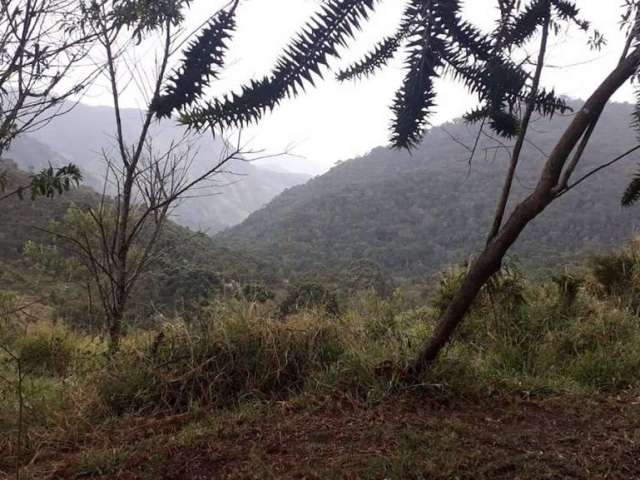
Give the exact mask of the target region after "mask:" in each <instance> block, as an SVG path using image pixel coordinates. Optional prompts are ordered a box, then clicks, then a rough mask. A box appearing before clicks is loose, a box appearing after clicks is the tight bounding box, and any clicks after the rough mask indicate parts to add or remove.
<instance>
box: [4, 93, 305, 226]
mask: <svg viewBox="0 0 640 480" xmlns="http://www.w3.org/2000/svg"><path fill="white" fill-rule="evenodd" d="M142 115H143V113H142V112H141V111H140V110H136V109H124V110H123V115H122V121H123V125H124V128H125V131H126V136H127V138H128V139H130V141H131V142H133V141H134V139H135V138H136V136H137V135H138V134H139V132H138V130H139V128H140V124H141V122H140V119H141V118H142ZM113 118H114V117H113V109H112V108H110V107H91V106H87V105H83V104H80V105H77V106H76V107H75V108H74V109H73V110H71V111H70V112H69V113H67V114H66V115H64V116H61V117H59V118H56V119H55V120H54V121H52V122H51V123H49V124H48V125H46V126H44V127H43V128H42V129H39V130H37V131H35V132H33V133H32V135H31V136H25V137H22V138H19V139H18V140H17V141H16V142H15V143H14V144H13V146H12V149H11V151H10V152H9V153H8V154H7V155H6V156H7V157H8V158H11V159H13V160H15V161H16V163H18V165H19V166H20V167H21V168H23V169H25V170H28V169H40V168H43V167H46V166H47V165H48V164H49V163H51V164H53V165H54V166H57V165H62V164H66V163H69V162H73V163H75V164H76V165H78V166H79V167H80V168H81V170H82V173H83V175H84V177H85V183H86V184H87V185H88V186H90V187H92V188H94V189H96V190H101V189H102V186H103V180H102V179H103V178H104V175H105V171H106V163H105V160H104V158H103V153H107V154H109V153H113V152H114V148H115V144H114V139H113V132H114V131H115V130H114V128H115V125H114V119H113ZM182 134H183V130H182V129H181V128H180V127H178V126H177V125H176V124H175V123H174V122H173V121H166V122H162V123H160V124H157V125H154V126H153V138H154V141H153V144H154V145H155V147H156V148H158V149H159V151H163V149H166V148H167V147H168V146H169V144H170V142H171V141H175V140H178V139H180V138H181V136H182ZM187 146H188V147H189V148H191V151H192V153H193V154H194V157H193V162H192V166H191V169H190V174H191V175H192V176H196V175H197V174H199V173H201V172H203V171H206V170H207V169H208V168H211V166H212V165H214V164H215V163H216V162H217V161H218V156H219V153H220V150H221V143H220V141H214V140H213V139H211V138H209V137H206V136H205V137H197V138H196V137H194V138H193V139H191V140H190V141H189V142H187V143H185V145H184V147H183V150H184V149H186V147H187ZM224 170H225V171H224V172H223V173H221V174H220V175H218V176H216V177H215V179H213V181H211V182H208V183H207V184H206V185H203V186H202V188H199V189H198V191H197V192H194V193H193V194H192V195H190V196H189V197H190V198H188V199H185V200H184V201H183V202H181V204H180V205H179V207H178V209H177V210H176V213H175V215H174V219H175V221H176V222H178V223H180V224H181V225H184V226H188V227H190V228H194V229H198V230H203V231H205V232H206V233H210V234H211V233H215V232H217V231H219V230H221V229H223V228H226V227H230V226H233V225H236V224H237V223H240V222H241V221H243V220H244V219H245V218H246V217H247V216H248V215H249V214H250V213H252V212H254V211H255V210H257V209H259V208H261V207H262V206H264V205H265V204H266V203H268V202H269V201H270V200H271V199H272V198H273V197H275V196H276V195H278V194H279V193H281V192H282V191H283V190H285V189H287V188H289V187H291V186H294V185H298V184H300V183H304V182H305V181H306V180H308V179H309V177H308V176H307V175H304V174H298V173H286V172H276V171H272V170H269V169H267V168H262V167H260V166H258V165H254V164H252V163H249V162H242V161H233V162H232V163H231V164H229V165H228V166H227V167H226V168H225V169H224Z"/></svg>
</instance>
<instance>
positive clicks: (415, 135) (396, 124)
mask: <svg viewBox="0 0 640 480" xmlns="http://www.w3.org/2000/svg"><path fill="white" fill-rule="evenodd" d="M405 18H409V19H412V20H411V21H412V22H413V30H412V34H411V35H410V36H409V38H408V46H407V49H408V58H407V61H406V70H407V73H406V75H405V78H404V81H403V84H402V86H401V87H400V89H399V90H398V92H397V93H396V97H395V100H394V102H393V106H392V107H391V110H392V111H393V113H394V120H393V123H392V126H391V142H392V143H393V145H394V146H395V147H398V148H411V147H413V146H415V145H416V144H417V143H418V142H420V141H421V140H422V136H423V133H424V128H425V126H426V124H427V121H428V117H429V115H430V114H431V109H432V108H433V106H434V105H435V96H436V93H435V89H434V80H435V79H436V78H437V77H438V69H439V68H441V67H442V66H443V62H442V58H441V56H440V55H439V54H440V53H441V52H442V51H443V49H444V44H443V43H442V40H441V39H440V38H438V37H437V36H436V35H435V34H436V28H437V24H436V22H435V21H434V11H433V2H419V1H414V2H412V4H411V5H410V6H409V8H408V9H407V12H406V13H405Z"/></svg>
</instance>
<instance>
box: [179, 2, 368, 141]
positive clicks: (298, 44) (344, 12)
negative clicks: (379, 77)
mask: <svg viewBox="0 0 640 480" xmlns="http://www.w3.org/2000/svg"><path fill="white" fill-rule="evenodd" d="M376 2H377V0H331V1H328V2H326V3H325V4H324V6H323V8H322V10H321V12H320V13H318V14H317V15H315V16H314V17H313V18H312V19H311V21H310V22H309V23H308V24H307V26H306V27H305V28H304V29H303V31H302V32H301V33H300V34H299V35H298V37H297V38H296V39H295V40H294V41H293V42H292V43H291V44H290V45H289V47H288V48H287V49H286V50H285V51H284V53H283V55H282V56H281V57H280V58H279V59H278V61H277V62H276V67H275V69H274V70H273V72H272V73H271V74H270V75H267V76H265V77H264V78H262V79H260V80H253V81H251V82H250V83H249V84H248V85H246V86H244V87H243V88H242V90H241V92H240V93H232V94H230V95H227V96H225V97H223V98H222V99H218V100H214V101H212V102H209V103H208V104H207V105H205V106H204V107H201V108H194V109H193V110H192V111H191V112H187V113H186V114H185V115H183V117H182V121H183V122H185V123H188V124H189V125H190V126H192V127H195V128H198V129H201V128H203V127H205V126H208V125H217V126H220V127H227V126H235V127H242V126H246V125H247V124H249V123H251V122H254V121H257V120H258V119H260V118H261V117H262V116H263V115H264V114H265V113H267V112H269V111H271V110H273V108H275V107H276V106H277V105H278V104H279V103H280V102H281V101H282V100H283V99H285V98H287V97H293V96H295V95H297V94H298V93H299V92H301V91H303V90H304V89H305V86H306V85H307V84H310V85H313V84H314V79H313V76H314V75H316V76H317V77H319V78H321V77H322V69H323V67H326V66H327V64H328V61H329V59H330V58H331V57H337V56H338V49H340V48H344V47H346V46H347V45H348V40H349V39H351V38H352V37H353V35H354V32H355V31H356V30H359V29H360V26H361V23H362V22H363V21H364V20H367V19H368V17H369V14H370V13H371V11H372V10H373V8H374V4H375V3H376Z"/></svg>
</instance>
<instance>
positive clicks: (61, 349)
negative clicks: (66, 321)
mask: <svg viewBox="0 0 640 480" xmlns="http://www.w3.org/2000/svg"><path fill="white" fill-rule="evenodd" d="M19 349H20V351H19V357H20V359H21V361H22V364H23V366H24V369H25V371H26V372H27V373H29V374H31V375H41V376H58V377H63V376H65V375H66V374H67V372H68V371H69V370H70V369H71V366H72V362H73V359H74V357H75V353H76V347H75V345H74V344H73V342H72V341H71V339H70V338H69V337H68V335H67V334H65V333H58V332H54V333H37V334H35V335H30V336H27V337H25V338H24V339H22V340H21V341H20V345H19Z"/></svg>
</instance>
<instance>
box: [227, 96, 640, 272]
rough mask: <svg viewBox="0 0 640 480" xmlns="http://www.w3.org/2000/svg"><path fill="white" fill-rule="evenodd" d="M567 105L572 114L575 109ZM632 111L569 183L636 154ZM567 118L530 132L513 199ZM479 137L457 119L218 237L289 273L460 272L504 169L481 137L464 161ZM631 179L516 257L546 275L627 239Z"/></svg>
mask: <svg viewBox="0 0 640 480" xmlns="http://www.w3.org/2000/svg"><path fill="white" fill-rule="evenodd" d="M570 104H571V105H572V106H573V108H574V111H576V110H577V109H579V108H580V105H581V104H580V103H579V102H578V101H571V102H570ZM632 111H633V106H631V105H629V104H619V103H618V104H612V105H610V106H609V107H608V108H607V110H605V112H604V114H603V117H602V121H601V124H600V125H599V127H598V129H596V132H595V133H594V137H593V140H592V143H591V144H590V146H589V148H588V149H587V152H586V153H585V157H584V161H583V163H582V165H581V166H580V168H579V169H578V171H577V172H576V178H577V177H579V176H580V175H582V174H584V173H586V172H587V171H588V170H589V169H590V168H593V167H595V166H596V165H599V164H601V163H603V162H604V161H606V160H609V159H611V158H613V157H615V155H616V154H619V153H622V152H624V151H625V150H626V149H627V148H628V147H629V146H631V145H634V144H636V143H637V139H636V138H635V133H634V132H633V130H632V129H631V128H630V124H631V112H632ZM570 118H571V115H565V116H563V115H558V116H556V117H554V118H553V119H552V120H551V121H546V120H540V119H536V121H535V122H534V123H533V125H532V130H531V136H530V138H531V142H530V143H529V144H527V145H526V146H525V149H524V152H523V157H522V160H521V165H520V167H519V170H518V175H517V178H516V182H515V184H514V195H513V199H521V198H523V197H524V196H525V195H527V194H528V193H529V192H530V191H531V189H532V187H533V186H534V185H535V181H536V180H537V178H538V176H539V173H540V171H541V168H542V164H543V162H544V159H545V157H546V154H547V152H549V151H551V149H552V148H553V146H554V144H555V142H556V141H557V139H558V138H559V136H560V134H561V132H562V131H563V129H564V127H565V126H566V125H567V124H568V122H569V121H570ZM477 134H478V132H477V128H475V129H474V128H472V127H469V126H468V125H466V124H465V123H464V122H462V121H461V120H456V121H453V122H449V123H447V124H443V125H441V126H439V127H433V128H432V129H430V130H429V131H428V132H427V134H426V135H425V138H424V141H423V142H422V144H421V145H420V146H419V147H418V148H417V149H416V150H415V151H414V152H412V153H411V154H409V153H407V152H405V151H397V150H390V149H388V148H385V147H378V148H375V149H373V150H372V151H371V152H370V153H369V154H367V155H365V156H363V157H358V158H355V159H351V160H348V161H345V162H341V163H340V164H339V165H337V166H335V167H334V168H332V169H331V170H329V171H328V172H327V173H326V174H324V175H321V176H318V177H315V178H313V179H311V180H309V181H308V182H307V183H306V184H304V185H299V186H296V187H293V188H290V189H288V190H287V191H285V192H283V193H282V194H280V195H279V196H277V197H276V198H274V199H273V200H272V201H271V202H270V203H269V204H268V205H267V206H266V207H265V208H263V209H261V210H258V211H256V212H254V213H253V214H252V215H250V216H249V217H248V218H247V220H245V221H244V222H243V223H241V224H239V225H237V226H235V227H233V228H230V229H227V230H224V231H223V232H221V233H219V234H218V235H216V237H215V238H216V239H217V240H219V241H220V242H221V243H222V244H224V245H227V246H233V247H234V248H243V249H246V250H247V251H249V252H251V253H252V254H254V255H261V256H264V257H266V258H273V259H275V258H278V259H279V260H281V261H282V263H283V265H284V266H285V268H287V269H289V270H290V271H291V272H292V274H301V273H308V272H310V271H314V270H319V269H322V268H324V267H325V266H326V265H339V266H342V265H345V264H347V263H349V262H351V261H354V260H358V259H367V260H372V261H375V262H376V263H379V264H380V265H381V266H382V267H383V268H384V269H385V270H386V271H388V272H390V273H392V274H394V275H395V276H396V277H405V276H406V277H415V276H423V275H429V274H432V273H434V272H437V271H438V270H440V269H441V268H443V267H444V266H446V265H449V264H451V263H456V262H461V261H465V260H467V259H468V255H469V254H471V253H472V252H474V251H475V250H476V249H477V248H478V247H480V246H481V245H482V243H483V242H484V239H485V236H486V234H487V231H488V228H489V226H490V223H491V219H492V215H493V213H494V209H495V205H496V202H497V199H498V196H499V193H500V190H501V188H502V182H503V179H504V175H505V172H506V166H507V162H508V156H507V155H506V154H505V152H506V149H507V148H506V147H508V145H505V142H504V141H502V140H496V139H492V138H489V136H483V137H481V138H480V141H479V142H478V147H477V149H476V154H475V157H474V158H473V160H470V157H471V155H470V152H469V150H472V149H473V145H474V143H475V140H476V137H477ZM452 137H453V139H452ZM454 139H455V140H454ZM634 158H635V159H638V158H639V157H638V156H634ZM635 168H636V165H635V162H634V160H633V159H627V161H626V162H625V163H620V164H619V165H617V166H616V167H615V168H612V169H610V170H606V171H605V172H603V173H602V174H601V176H600V178H599V179H598V180H595V179H593V180H592V181H590V182H586V183H585V185H584V186H582V187H581V188H580V189H579V190H576V191H574V192H570V193H569V194H567V195H566V196H565V197H564V198H562V199H560V200H559V201H558V202H557V204H554V205H553V206H552V207H550V209H549V210H548V211H547V212H545V213H544V214H543V215H542V216H541V218H539V219H537V220H536V221H535V222H533V224H532V225H531V226H530V228H528V229H527V231H525V233H524V234H523V236H522V238H521V239H520V240H519V242H518V243H517V245H516V249H515V254H516V255H517V256H520V257H522V258H524V259H525V261H526V262H528V263H531V264H541V265H542V264H551V263H553V262H555V261H557V260H560V259H563V260H567V259H573V258H577V257H579V256H581V255H584V254H586V253H593V252H597V251H599V250H601V249H604V248H610V247H612V246H615V245H618V244H620V243H622V242H623V241H625V240H626V239H628V238H629V237H630V236H632V235H633V234H634V231H635V228H636V226H637V221H636V220H635V217H636V215H635V213H634V210H633V209H630V210H623V209H622V208H621V207H620V201H619V200H620V195H621V194H622V191H623V190H624V187H625V186H626V185H627V183H628V181H629V179H630V178H631V175H632V174H633V173H634V172H635ZM510 206H513V201H512V202H511V204H510ZM569 213H571V214H572V215H569Z"/></svg>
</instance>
